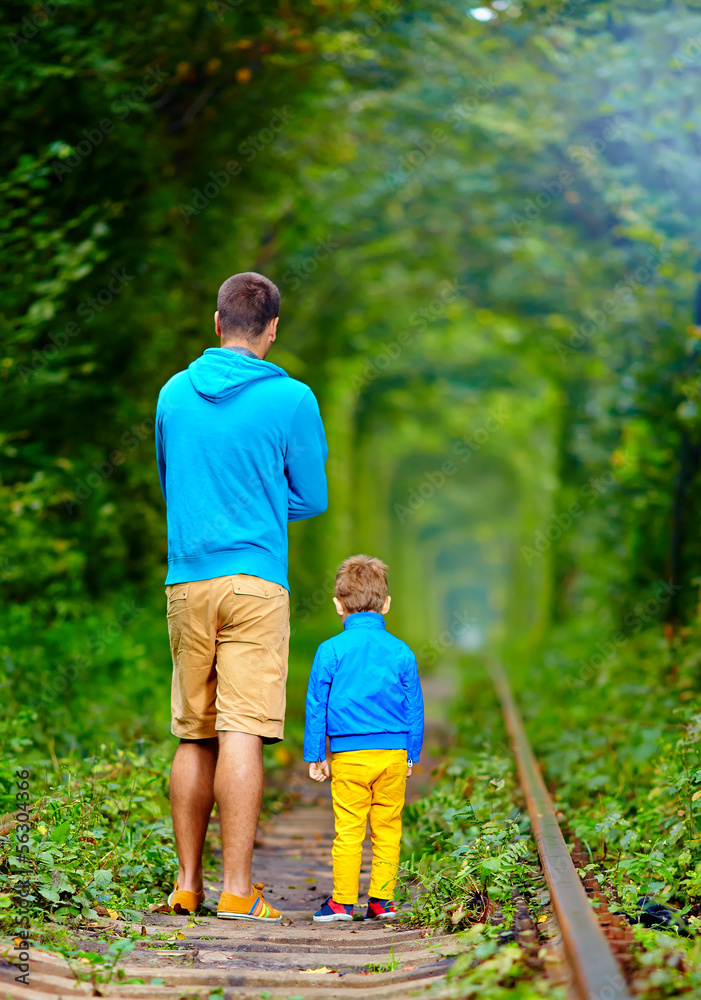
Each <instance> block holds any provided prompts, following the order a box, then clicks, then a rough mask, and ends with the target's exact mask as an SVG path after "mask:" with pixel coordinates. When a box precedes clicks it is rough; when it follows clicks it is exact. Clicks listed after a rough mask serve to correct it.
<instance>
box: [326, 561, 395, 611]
mask: <svg viewBox="0 0 701 1000" xmlns="http://www.w3.org/2000/svg"><path fill="white" fill-rule="evenodd" d="M334 595H335V596H336V597H337V598H338V600H339V601H341V603H342V604H343V607H344V608H345V609H346V611H347V612H348V613H349V614H351V615H353V614H355V613H356V612H358V611H382V606H383V604H384V603H385V601H386V599H387V567H386V566H385V564H384V563H383V562H382V560H381V559H375V558H373V556H363V555H360V556H350V557H349V558H348V559H345V560H344V561H343V562H342V563H341V565H340V566H339V567H338V572H337V573H336V583H335V585H334Z"/></svg>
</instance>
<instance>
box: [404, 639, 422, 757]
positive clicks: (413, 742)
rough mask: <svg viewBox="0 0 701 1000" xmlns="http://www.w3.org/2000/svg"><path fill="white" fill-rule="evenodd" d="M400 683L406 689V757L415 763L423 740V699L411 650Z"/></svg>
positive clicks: (414, 658)
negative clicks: (407, 728) (407, 714)
mask: <svg viewBox="0 0 701 1000" xmlns="http://www.w3.org/2000/svg"><path fill="white" fill-rule="evenodd" d="M402 683H403V685H404V687H405V689H406V693H407V701H408V702H409V719H408V722H409V738H408V740H407V757H408V758H409V760H410V761H412V762H413V763H414V764H416V762H417V761H418V759H419V755H420V753H421V747H422V745H423V741H424V699H423V694H422V692H421V681H420V680H419V671H418V668H417V666H416V657H415V656H414V654H413V653H412V652H411V650H409V652H408V654H407V661H406V665H405V669H404V675H403V678H402Z"/></svg>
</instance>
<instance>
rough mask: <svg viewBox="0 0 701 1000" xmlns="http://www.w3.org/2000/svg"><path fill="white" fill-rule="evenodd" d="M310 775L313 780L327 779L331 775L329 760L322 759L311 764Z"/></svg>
mask: <svg viewBox="0 0 701 1000" xmlns="http://www.w3.org/2000/svg"><path fill="white" fill-rule="evenodd" d="M309 777H310V778H311V779H312V781H326V779H327V778H328V777H330V772H329V762H328V761H327V760H320V761H318V762H317V763H316V764H314V763H311V764H310V765H309Z"/></svg>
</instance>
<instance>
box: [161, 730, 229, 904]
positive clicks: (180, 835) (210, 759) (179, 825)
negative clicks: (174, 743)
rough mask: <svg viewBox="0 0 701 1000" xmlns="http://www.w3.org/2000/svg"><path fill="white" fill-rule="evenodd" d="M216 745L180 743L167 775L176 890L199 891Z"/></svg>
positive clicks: (212, 791) (209, 741) (211, 795)
mask: <svg viewBox="0 0 701 1000" xmlns="http://www.w3.org/2000/svg"><path fill="white" fill-rule="evenodd" d="M218 752H219V741H218V740H217V738H216V737H214V738H213V739H210V740H181V742H180V745H179V746H178V749H177V750H176V751H175V757H174V758H173V767H172V769H171V772H170V811H171V814H172V816H173V830H174V832H175V846H176V848H177V851H178V862H179V868H178V889H187V890H189V891H190V892H200V891H201V889H202V851H203V849H204V838H205V836H206V833H207V825H208V824H209V814H210V813H211V811H212V806H213V805H214V772H215V769H216V765H217V755H218Z"/></svg>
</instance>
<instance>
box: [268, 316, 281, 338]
mask: <svg viewBox="0 0 701 1000" xmlns="http://www.w3.org/2000/svg"><path fill="white" fill-rule="evenodd" d="M279 319H280V317H279V316H276V317H275V319H271V320H270V334H269V336H270V343H271V344H272V343H273V341H274V340H276V339H277V324H278V320H279Z"/></svg>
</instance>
